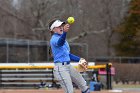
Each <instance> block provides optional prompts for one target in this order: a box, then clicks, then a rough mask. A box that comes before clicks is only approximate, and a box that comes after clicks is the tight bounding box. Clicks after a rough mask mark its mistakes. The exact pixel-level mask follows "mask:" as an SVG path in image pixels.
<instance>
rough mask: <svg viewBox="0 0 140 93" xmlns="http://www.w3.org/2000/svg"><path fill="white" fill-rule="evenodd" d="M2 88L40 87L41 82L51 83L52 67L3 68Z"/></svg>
mask: <svg viewBox="0 0 140 93" xmlns="http://www.w3.org/2000/svg"><path fill="white" fill-rule="evenodd" d="M0 73H1V78H0V79H1V82H0V83H1V88H14V87H16V88H39V86H40V84H41V82H45V83H46V84H47V85H49V84H51V83H52V82H53V81H54V79H53V73H52V70H51V69H42V70H31V69H26V70H1V72H0Z"/></svg>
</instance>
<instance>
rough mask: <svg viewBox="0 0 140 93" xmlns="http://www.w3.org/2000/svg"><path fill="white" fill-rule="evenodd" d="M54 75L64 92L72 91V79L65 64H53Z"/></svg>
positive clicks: (70, 92)
mask: <svg viewBox="0 0 140 93" xmlns="http://www.w3.org/2000/svg"><path fill="white" fill-rule="evenodd" d="M54 77H55V78H56V79H57V80H58V81H59V82H60V85H61V87H62V88H63V89H64V91H65V93H73V85H72V80H71V77H70V74H69V70H68V68H67V67H65V66H63V65H62V66H55V68H54Z"/></svg>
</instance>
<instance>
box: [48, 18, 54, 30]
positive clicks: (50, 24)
mask: <svg viewBox="0 0 140 93" xmlns="http://www.w3.org/2000/svg"><path fill="white" fill-rule="evenodd" d="M55 21H56V19H54V20H52V21H51V22H50V23H49V27H48V28H49V30H50V27H51V26H52V24H53V23H54V22H55Z"/></svg>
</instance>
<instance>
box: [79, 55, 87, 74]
mask: <svg viewBox="0 0 140 93" xmlns="http://www.w3.org/2000/svg"><path fill="white" fill-rule="evenodd" d="M77 69H78V71H79V72H85V71H86V70H87V69H88V62H87V61H86V60H85V59H84V58H80V60H79V63H78V68H77Z"/></svg>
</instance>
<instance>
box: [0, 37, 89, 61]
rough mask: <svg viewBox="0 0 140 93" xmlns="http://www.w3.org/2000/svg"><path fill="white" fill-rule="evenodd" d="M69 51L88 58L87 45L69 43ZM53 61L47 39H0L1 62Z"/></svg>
mask: <svg viewBox="0 0 140 93" xmlns="http://www.w3.org/2000/svg"><path fill="white" fill-rule="evenodd" d="M70 47H71V53H73V54H76V55H79V56H80V57H84V58H86V59H87V58H88V46H87V44H81V43H70ZM49 61H53V60H52V56H51V54H50V45H49V42H48V41H38V40H25V39H0V62H1V63H15V62H17V63H30V62H34V63H35V62H39V63H40V62H49Z"/></svg>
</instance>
